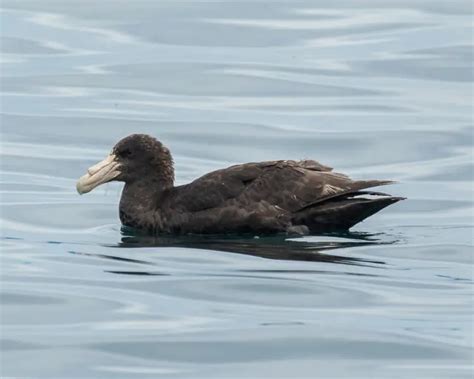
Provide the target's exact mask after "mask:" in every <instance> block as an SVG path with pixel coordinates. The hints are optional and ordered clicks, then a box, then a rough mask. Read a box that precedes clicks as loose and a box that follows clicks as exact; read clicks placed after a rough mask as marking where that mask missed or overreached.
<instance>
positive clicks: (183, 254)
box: [0, 0, 473, 378]
mask: <svg viewBox="0 0 474 379" xmlns="http://www.w3.org/2000/svg"><path fill="white" fill-rule="evenodd" d="M2 6H3V11H2V13H1V24H2V32H1V37H2V39H1V41H2V51H3V54H2V58H1V63H2V66H1V67H2V68H1V75H2V81H1V85H2V92H3V94H2V119H1V126H2V159H1V174H2V179H1V180H2V191H1V193H2V194H1V202H2V214H1V218H2V249H1V255H0V256H1V274H2V275H1V276H2V277H1V279H2V282H1V295H2V297H1V362H0V363H1V368H0V373H1V375H2V376H5V377H44V378H72V377H75V378H104V377H110V378H129V377H130V378H131V377H134V378H147V377H150V378H157V377H167V378H168V377H169V378H175V377H176V378H198V377H204V378H211V377H215V378H223V377H233V378H237V377H254V378H258V377H291V378H296V377H350V378H355V377H360V378H367V377H375V378H400V377H407V378H435V377H440V378H447V377H449V378H457V377H465V378H470V377H471V375H472V374H473V366H472V357H473V356H472V351H473V350H472V344H473V329H472V328H473V324H472V322H473V316H472V315H473V312H472V311H473V308H472V306H473V303H472V280H473V271H472V242H473V237H472V225H473V184H472V183H473V182H472V180H473V164H472V163H473V154H472V142H473V134H472V121H473V120H472V117H473V108H472V101H473V92H472V90H473V87H472V79H473V71H472V42H473V41H472V8H471V6H472V4H471V2H469V1H462V0H459V1H435V0H431V1H423V0H410V1H405V0H393V1H389V0H386V1H377V2H373V1H364V0H361V1H354V0H345V1H344V0H341V1H336V2H323V1H279V2H276V1H233V2H227V1H209V2H204V1H193V2H185V1H160V2H151V1H145V0H140V1H133V2H129V1H101V2H97V1H67V2H66V1H61V0H44V1H41V2H40V1H28V0H26V1H21V2H19V1H10V0H4V1H3V2H2ZM132 132H144V133H149V134H153V135H154V136H156V137H158V138H159V139H161V140H162V141H163V142H164V143H166V144H167V145H168V146H169V147H170V149H171V151H172V152H173V154H174V158H175V161H176V171H177V180H178V182H179V183H185V182H187V181H189V180H192V179H193V178H196V177H198V176H199V175H201V174H203V173H205V172H208V171H210V170H213V169H217V168H221V167H225V166H227V165H230V164H233V163H238V162H245V161H258V160H269V159H300V158H314V159H317V160H320V161H321V162H322V163H325V164H330V165H332V166H334V167H336V168H337V170H338V171H342V172H346V173H348V174H350V175H351V176H353V177H357V178H377V179H384V178H388V179H395V180H398V181H399V184H397V185H394V186H392V187H391V188H390V189H389V191H390V192H391V193H393V194H394V195H398V196H406V197H408V200H407V201H404V202H401V203H398V204H396V205H393V206H391V207H389V208H387V209H385V210H384V211H382V212H381V213H379V214H378V215H376V216H374V217H372V218H370V219H368V220H367V221H365V222H364V223H362V224H359V225H358V226H357V227H356V228H354V230H353V231H352V232H351V233H349V234H346V235H326V236H311V237H305V238H300V239H291V240H284V239H282V238H260V239H225V238H220V239H217V238H190V237H188V238H180V239H177V238H174V239H173V238H162V239H157V238H152V237H149V238H145V237H137V236H133V235H128V234H127V233H126V232H121V230H120V224H119V220H118V215H117V213H118V212H117V203H118V200H119V196H120V190H121V186H120V185H119V184H109V185H107V186H104V187H100V188H98V189H97V190H96V191H94V192H93V193H91V194H89V195H86V196H83V197H79V196H78V195H77V194H76V193H75V181H76V180H77V178H78V177H79V176H81V175H82V174H83V173H84V172H85V170H86V168H87V167H89V166H90V165H91V164H93V163H95V162H96V161H98V160H99V159H102V158H103V157H104V156H105V155H106V154H107V152H108V151H109V150H110V148H111V147H112V146H113V145H114V144H115V142H116V141H117V140H118V139H119V138H121V137H123V136H125V135H128V134H130V133H132Z"/></svg>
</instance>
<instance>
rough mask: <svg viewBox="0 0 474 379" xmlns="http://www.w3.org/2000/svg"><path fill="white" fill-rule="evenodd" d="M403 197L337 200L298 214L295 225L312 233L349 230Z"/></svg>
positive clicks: (294, 219) (317, 205)
mask: <svg viewBox="0 0 474 379" xmlns="http://www.w3.org/2000/svg"><path fill="white" fill-rule="evenodd" d="M400 200H404V198H403V197H393V196H390V197H381V198H375V199H364V198H349V197H346V198H336V199H333V200H328V201H325V202H323V203H319V204H315V205H314V207H311V208H305V209H304V210H302V211H300V212H298V213H296V214H295V215H294V218H293V225H306V226H307V227H308V228H309V230H310V231H311V232H324V231H335V230H347V229H349V228H351V227H352V226H354V225H355V224H357V223H359V222H361V221H362V220H365V219H366V218H367V217H369V216H372V215H373V214H374V213H377V212H378V211H380V210H381V209H383V208H385V207H387V206H389V205H390V204H393V203H396V202H397V201H400Z"/></svg>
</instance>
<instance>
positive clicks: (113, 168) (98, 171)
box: [76, 154, 120, 195]
mask: <svg viewBox="0 0 474 379" xmlns="http://www.w3.org/2000/svg"><path fill="white" fill-rule="evenodd" d="M115 158H116V157H115V155H114V154H110V155H109V156H108V157H107V158H105V159H104V160H103V161H101V162H99V163H97V164H95V165H94V166H92V167H90V168H89V169H88V170H87V173H86V174H85V175H84V176H81V178H80V179H79V180H78V182H77V185H76V188H77V192H78V193H79V194H80V195H82V194H84V193H87V192H90V191H92V190H93V189H94V188H95V187H97V186H99V185H101V184H104V183H107V182H110V181H111V180H113V179H115V178H116V177H117V176H119V175H120V163H118V162H117V161H116V160H115Z"/></svg>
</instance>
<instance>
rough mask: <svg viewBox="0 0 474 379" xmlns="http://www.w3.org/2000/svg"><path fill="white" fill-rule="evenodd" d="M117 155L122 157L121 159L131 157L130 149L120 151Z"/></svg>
mask: <svg viewBox="0 0 474 379" xmlns="http://www.w3.org/2000/svg"><path fill="white" fill-rule="evenodd" d="M119 155H120V156H121V157H122V158H129V157H131V156H132V151H131V150H130V149H125V150H122V151H121V152H120V153H119Z"/></svg>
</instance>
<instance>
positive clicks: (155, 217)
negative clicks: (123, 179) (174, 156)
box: [119, 178, 173, 231]
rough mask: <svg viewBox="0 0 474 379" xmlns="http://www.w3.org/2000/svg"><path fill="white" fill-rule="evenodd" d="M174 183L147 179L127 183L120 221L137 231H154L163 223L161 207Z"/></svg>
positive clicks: (121, 200)
mask: <svg viewBox="0 0 474 379" xmlns="http://www.w3.org/2000/svg"><path fill="white" fill-rule="evenodd" d="M172 187H173V183H172V182H171V183H166V182H165V183H163V182H162V181H160V178H145V179H143V180H140V181H135V182H133V183H126V184H125V187H124V188H123V191H122V197H121V199H120V207H119V209H120V221H121V222H122V224H123V225H126V226H130V227H133V228H137V229H146V230H149V231H151V230H154V229H156V227H159V225H160V223H161V215H160V212H159V207H160V204H161V201H162V200H163V198H164V197H165V194H166V192H167V191H169V189H170V188H172Z"/></svg>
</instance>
